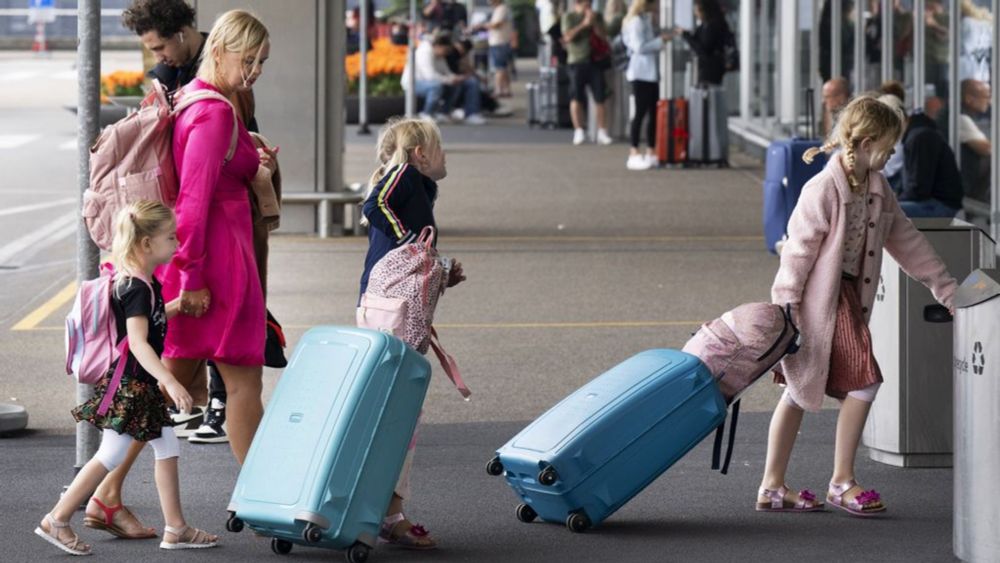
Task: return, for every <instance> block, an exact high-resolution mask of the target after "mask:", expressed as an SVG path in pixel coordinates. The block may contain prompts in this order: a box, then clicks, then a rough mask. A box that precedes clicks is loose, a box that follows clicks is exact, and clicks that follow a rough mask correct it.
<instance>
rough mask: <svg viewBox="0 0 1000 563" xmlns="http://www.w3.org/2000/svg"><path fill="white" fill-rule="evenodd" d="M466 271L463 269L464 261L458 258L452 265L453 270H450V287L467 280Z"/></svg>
mask: <svg viewBox="0 0 1000 563" xmlns="http://www.w3.org/2000/svg"><path fill="white" fill-rule="evenodd" d="M465 279H466V278H465V272H464V271H462V263H461V262H459V261H458V260H455V262H454V263H453V264H452V265H451V270H450V271H449V272H448V285H447V286H448V287H455V286H456V285H458V284H460V283H462V282H464V281H465Z"/></svg>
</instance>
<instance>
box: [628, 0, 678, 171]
mask: <svg viewBox="0 0 1000 563" xmlns="http://www.w3.org/2000/svg"><path fill="white" fill-rule="evenodd" d="M658 9H659V3H658V2H657V0H632V5H631V6H630V7H629V10H628V13H627V14H626V15H625V19H624V21H623V22H622V42H624V43H625V47H626V48H628V53H629V60H628V69H626V71H625V78H626V79H627V80H628V81H629V83H630V84H631V85H632V96H633V97H634V98H635V116H634V117H633V118H632V124H631V131H630V133H631V141H632V147H631V148H630V149H629V157H628V161H627V162H626V167H627V168H628V169H629V170H648V169H649V168H652V167H653V166H655V165H656V163H657V162H656V155H655V154H654V147H655V145H656V101H657V100H658V99H659V97H660V85H659V80H660V70H659V68H660V62H659V56H660V51H661V50H662V49H663V42H664V41H669V40H670V39H671V37H672V36H671V34H670V33H669V32H665V33H662V34H659V35H657V33H656V31H655V30H654V29H653V13H655V12H656V11H658ZM647 114H648V117H649V120H648V121H647V122H646V145H647V149H646V154H645V155H644V154H642V153H641V152H640V151H639V132H640V130H641V129H642V120H643V119H645V118H646V117H647Z"/></svg>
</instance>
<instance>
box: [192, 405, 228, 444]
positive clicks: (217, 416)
mask: <svg viewBox="0 0 1000 563" xmlns="http://www.w3.org/2000/svg"><path fill="white" fill-rule="evenodd" d="M225 423H226V403H223V402H222V401H220V400H218V399H212V403H211V404H210V405H209V407H208V413H207V414H205V421H204V422H203V423H202V424H201V426H199V427H198V429H197V430H195V431H194V433H193V434H191V435H190V436H188V442H192V443H195V444H222V443H225V442H228V441H229V436H227V435H226V429H225V428H223V425H224V424H225Z"/></svg>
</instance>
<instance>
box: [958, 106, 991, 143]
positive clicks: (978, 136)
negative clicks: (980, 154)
mask: <svg viewBox="0 0 1000 563" xmlns="http://www.w3.org/2000/svg"><path fill="white" fill-rule="evenodd" d="M987 140H989V139H987V138H986V134H985V133H983V131H982V130H981V129H980V128H979V126H978V125H976V122H975V121H973V120H972V118H971V117H969V116H968V115H965V114H964V113H963V114H961V115H959V116H958V142H959V143H968V142H969V141H987Z"/></svg>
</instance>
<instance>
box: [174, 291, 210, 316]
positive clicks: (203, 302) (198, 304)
mask: <svg viewBox="0 0 1000 563" xmlns="http://www.w3.org/2000/svg"><path fill="white" fill-rule="evenodd" d="M180 299H181V313H184V314H185V315H190V316H192V317H200V316H202V315H204V314H205V313H206V312H208V306H209V304H211V302H212V293H211V292H210V291H209V290H208V288H207V287H206V288H204V289H199V290H197V291H185V290H183V289H182V290H181V297H180Z"/></svg>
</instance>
